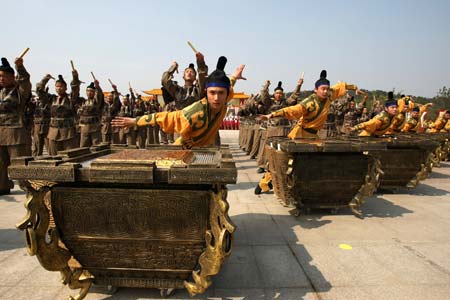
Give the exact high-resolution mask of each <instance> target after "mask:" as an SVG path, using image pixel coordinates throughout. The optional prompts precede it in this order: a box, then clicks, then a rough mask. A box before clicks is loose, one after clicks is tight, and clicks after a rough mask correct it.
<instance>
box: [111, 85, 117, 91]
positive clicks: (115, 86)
mask: <svg viewBox="0 0 450 300" xmlns="http://www.w3.org/2000/svg"><path fill="white" fill-rule="evenodd" d="M111 86H112V88H113V90H114V91H115V92H117V85H115V84H112V85H111Z"/></svg>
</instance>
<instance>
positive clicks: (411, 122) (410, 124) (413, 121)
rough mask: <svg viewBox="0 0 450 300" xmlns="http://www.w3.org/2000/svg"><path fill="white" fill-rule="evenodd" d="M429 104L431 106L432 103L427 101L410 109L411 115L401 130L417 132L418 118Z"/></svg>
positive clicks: (418, 127)
mask: <svg viewBox="0 0 450 300" xmlns="http://www.w3.org/2000/svg"><path fill="white" fill-rule="evenodd" d="M430 106H433V103H427V104H425V105H420V106H419V107H414V108H413V110H412V111H411V115H410V116H409V118H408V120H406V123H405V125H404V126H403V128H402V132H418V131H419V129H420V126H421V122H420V119H421V118H422V116H423V114H424V113H425V112H426V111H427V109H428V107H430Z"/></svg>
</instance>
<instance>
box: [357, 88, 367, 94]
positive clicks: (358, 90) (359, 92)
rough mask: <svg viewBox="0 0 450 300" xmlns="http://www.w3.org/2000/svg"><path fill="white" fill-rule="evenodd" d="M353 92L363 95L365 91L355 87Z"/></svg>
mask: <svg viewBox="0 0 450 300" xmlns="http://www.w3.org/2000/svg"><path fill="white" fill-rule="evenodd" d="M355 94H356V95H365V94H366V93H365V92H364V91H361V90H360V89H356V91H355Z"/></svg>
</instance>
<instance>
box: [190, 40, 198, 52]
mask: <svg viewBox="0 0 450 300" xmlns="http://www.w3.org/2000/svg"><path fill="white" fill-rule="evenodd" d="M187 43H188V45H189V47H191V49H192V51H194V52H195V53H198V51H197V49H195V47H194V45H192V43H191V42H190V41H188V42H187Z"/></svg>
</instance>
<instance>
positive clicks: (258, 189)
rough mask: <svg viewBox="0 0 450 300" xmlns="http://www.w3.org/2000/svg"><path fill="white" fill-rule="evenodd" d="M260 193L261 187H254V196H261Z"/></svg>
mask: <svg viewBox="0 0 450 300" xmlns="http://www.w3.org/2000/svg"><path fill="white" fill-rule="evenodd" d="M261 191H262V189H261V187H260V186H259V184H258V185H257V186H256V187H255V195H259V194H261Z"/></svg>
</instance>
